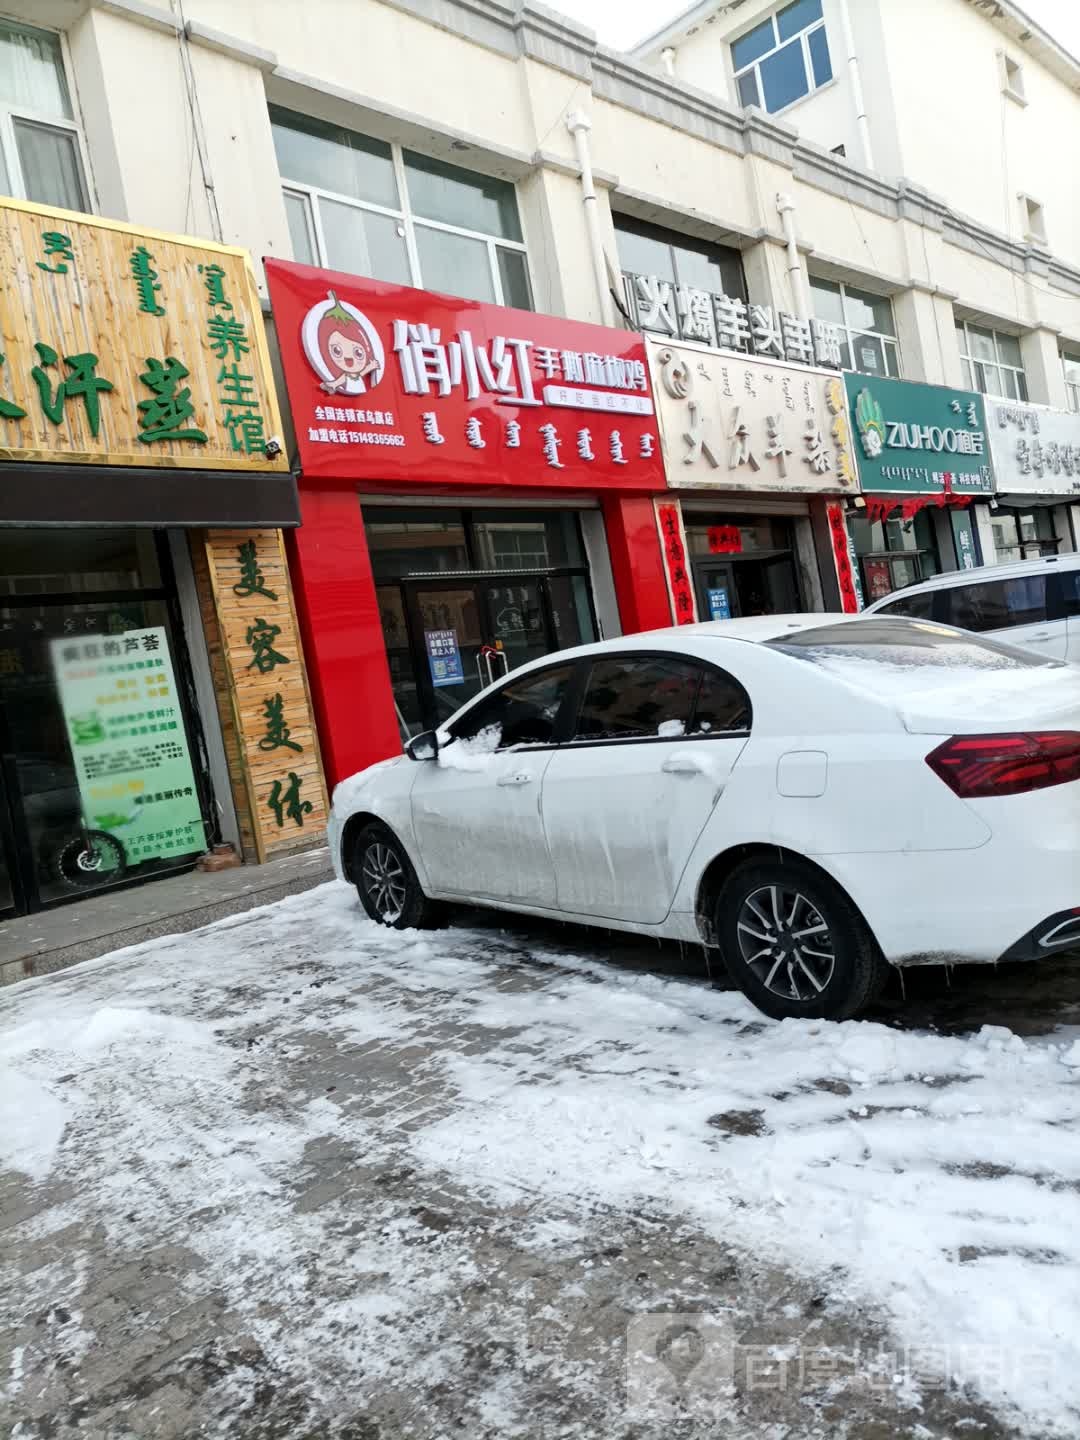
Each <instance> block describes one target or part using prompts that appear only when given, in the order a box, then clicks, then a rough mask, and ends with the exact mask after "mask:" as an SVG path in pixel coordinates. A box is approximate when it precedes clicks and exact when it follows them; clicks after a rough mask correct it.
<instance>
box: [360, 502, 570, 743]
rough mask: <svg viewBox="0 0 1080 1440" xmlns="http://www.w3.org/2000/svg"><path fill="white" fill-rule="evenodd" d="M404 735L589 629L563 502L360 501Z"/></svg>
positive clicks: (435, 721) (445, 716)
mask: <svg viewBox="0 0 1080 1440" xmlns="http://www.w3.org/2000/svg"><path fill="white" fill-rule="evenodd" d="M364 526H365V530H366V532H367V537H368V545H369V548H370V551H371V556H372V566H373V569H374V572H375V579H376V582H377V594H378V603H379V615H380V618H381V621H382V631H383V639H384V641H385V644H386V654H387V660H388V662H389V666H390V678H391V683H392V686H393V692H394V705H395V708H396V711H397V719H398V726H399V729H400V731H401V735H402V739H407V738H408V737H409V736H411V735H416V734H418V733H419V732H420V731H422V730H427V729H430V728H431V727H432V726H434V725H439V724H442V723H443V722H444V721H445V720H446V719H448V718H449V716H450V715H452V714H453V712H454V711H455V710H457V709H458V708H459V707H460V706H461V705H462V704H463V703H464V702H465V701H466V700H468V699H469V698H470V697H471V696H472V695H475V694H477V693H478V692H479V691H480V690H481V689H483V687H484V686H485V685H488V684H489V683H491V681H492V680H497V679H498V678H499V677H500V676H501V675H503V674H507V673H509V671H511V670H514V669H516V668H517V667H518V666H519V665H523V664H525V662H526V661H529V660H536V659H539V658H540V657H542V656H544V655H547V654H550V653H551V652H552V651H554V650H561V649H563V648H564V647H566V646H569V645H580V644H584V643H586V642H587V641H590V640H594V639H595V638H596V633H597V632H596V621H595V618H594V615H593V609H592V599H591V594H590V589H589V581H588V571H587V568H586V563H585V551H584V546H583V544H582V540H581V528H580V525H579V523H578V517H577V515H576V514H574V513H573V511H562V512H559V511H530V510H520V511H518V510H513V509H505V510H474V511H466V510H437V509H426V510H424V509H411V508H410V509H408V510H397V509H391V508H389V507H387V506H378V505H371V506H365V507H364Z"/></svg>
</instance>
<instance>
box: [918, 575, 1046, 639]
mask: <svg viewBox="0 0 1080 1440" xmlns="http://www.w3.org/2000/svg"><path fill="white" fill-rule="evenodd" d="M941 599H942V601H943V611H942V614H941V616H940V619H941V620H943V621H944V622H945V623H946V624H948V625H957V626H959V627H960V629H961V630H974V631H976V632H978V631H980V630H1007V629H1009V628H1010V627H1011V626H1013V625H1038V624H1041V623H1042V622H1044V621H1045V620H1046V576H1045V575H1017V576H1014V577H1013V578H1012V579H1010V580H987V581H984V582H982V583H980V584H975V585H950V586H949V587H948V588H946V589H944V590H942V591H941Z"/></svg>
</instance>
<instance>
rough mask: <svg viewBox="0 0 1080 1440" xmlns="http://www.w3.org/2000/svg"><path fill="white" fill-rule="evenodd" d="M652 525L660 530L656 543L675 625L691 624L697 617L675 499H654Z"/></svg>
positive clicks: (684, 540)
mask: <svg viewBox="0 0 1080 1440" xmlns="http://www.w3.org/2000/svg"><path fill="white" fill-rule="evenodd" d="M653 504H654V505H655V507H656V526H657V529H658V530H659V531H660V547H661V549H662V550H663V552H664V568H665V570H666V572H667V582H668V593H669V594H670V596H671V609H672V613H673V614H674V616H675V623H676V625H692V624H693V623H694V621H695V620H696V619H697V606H696V605H695V604H694V585H693V582H692V580H691V579H690V563H689V561H688V559H687V556H686V532H685V531H684V530H683V523H682V507H681V506H680V505H679V503H678V501H671V500H668V501H664V502H661V501H658V500H654V501H653Z"/></svg>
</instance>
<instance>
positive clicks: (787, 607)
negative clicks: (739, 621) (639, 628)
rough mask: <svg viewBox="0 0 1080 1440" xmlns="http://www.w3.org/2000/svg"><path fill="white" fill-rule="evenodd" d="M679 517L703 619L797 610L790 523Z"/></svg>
mask: <svg viewBox="0 0 1080 1440" xmlns="http://www.w3.org/2000/svg"><path fill="white" fill-rule="evenodd" d="M683 518H684V523H685V526H686V543H687V548H688V550H689V552H690V560H691V565H692V568H693V576H694V587H695V590H696V593H697V603H698V615H699V616H700V617H701V619H702V620H730V619H733V618H736V617H738V616H744V615H783V614H789V613H790V612H792V611H796V610H799V609H801V608H802V606H801V603H800V597H799V585H798V579H797V572H796V568H795V553H794V537H793V534H792V526H791V521H790V520H786V519H780V518H774V517H771V516H756V515H755V516H724V517H723V518H722V519H717V520H711V521H709V522H707V523H706V522H704V521H701V522H699V521H698V519H697V517H696V516H694V515H693V514H686V513H685V512H684V517H683Z"/></svg>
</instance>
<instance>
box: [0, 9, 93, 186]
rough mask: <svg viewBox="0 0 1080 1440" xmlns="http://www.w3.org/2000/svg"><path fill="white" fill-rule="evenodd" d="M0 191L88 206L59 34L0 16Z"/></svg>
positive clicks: (78, 140) (77, 134)
mask: <svg viewBox="0 0 1080 1440" xmlns="http://www.w3.org/2000/svg"><path fill="white" fill-rule="evenodd" d="M0 191H2V192H3V193H4V194H5V195H14V196H16V197H17V198H19V199H23V200H34V201H36V202H37V203H38V204H39V205H59V206H61V207H62V208H63V209H65V210H87V209H89V202H88V197H87V193H86V182H85V179H84V175H83V160H82V146H81V140H80V136H79V129H78V126H77V125H76V123H75V111H74V108H73V106H72V103H71V92H70V91H69V89H68V83H67V77H66V75H65V74H64V59H63V52H62V51H61V48H60V37H59V36H58V35H53V34H51V33H50V32H49V31H47V30H35V29H32V28H31V27H30V26H28V25H12V24H9V23H8V22H7V21H6V20H0Z"/></svg>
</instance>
